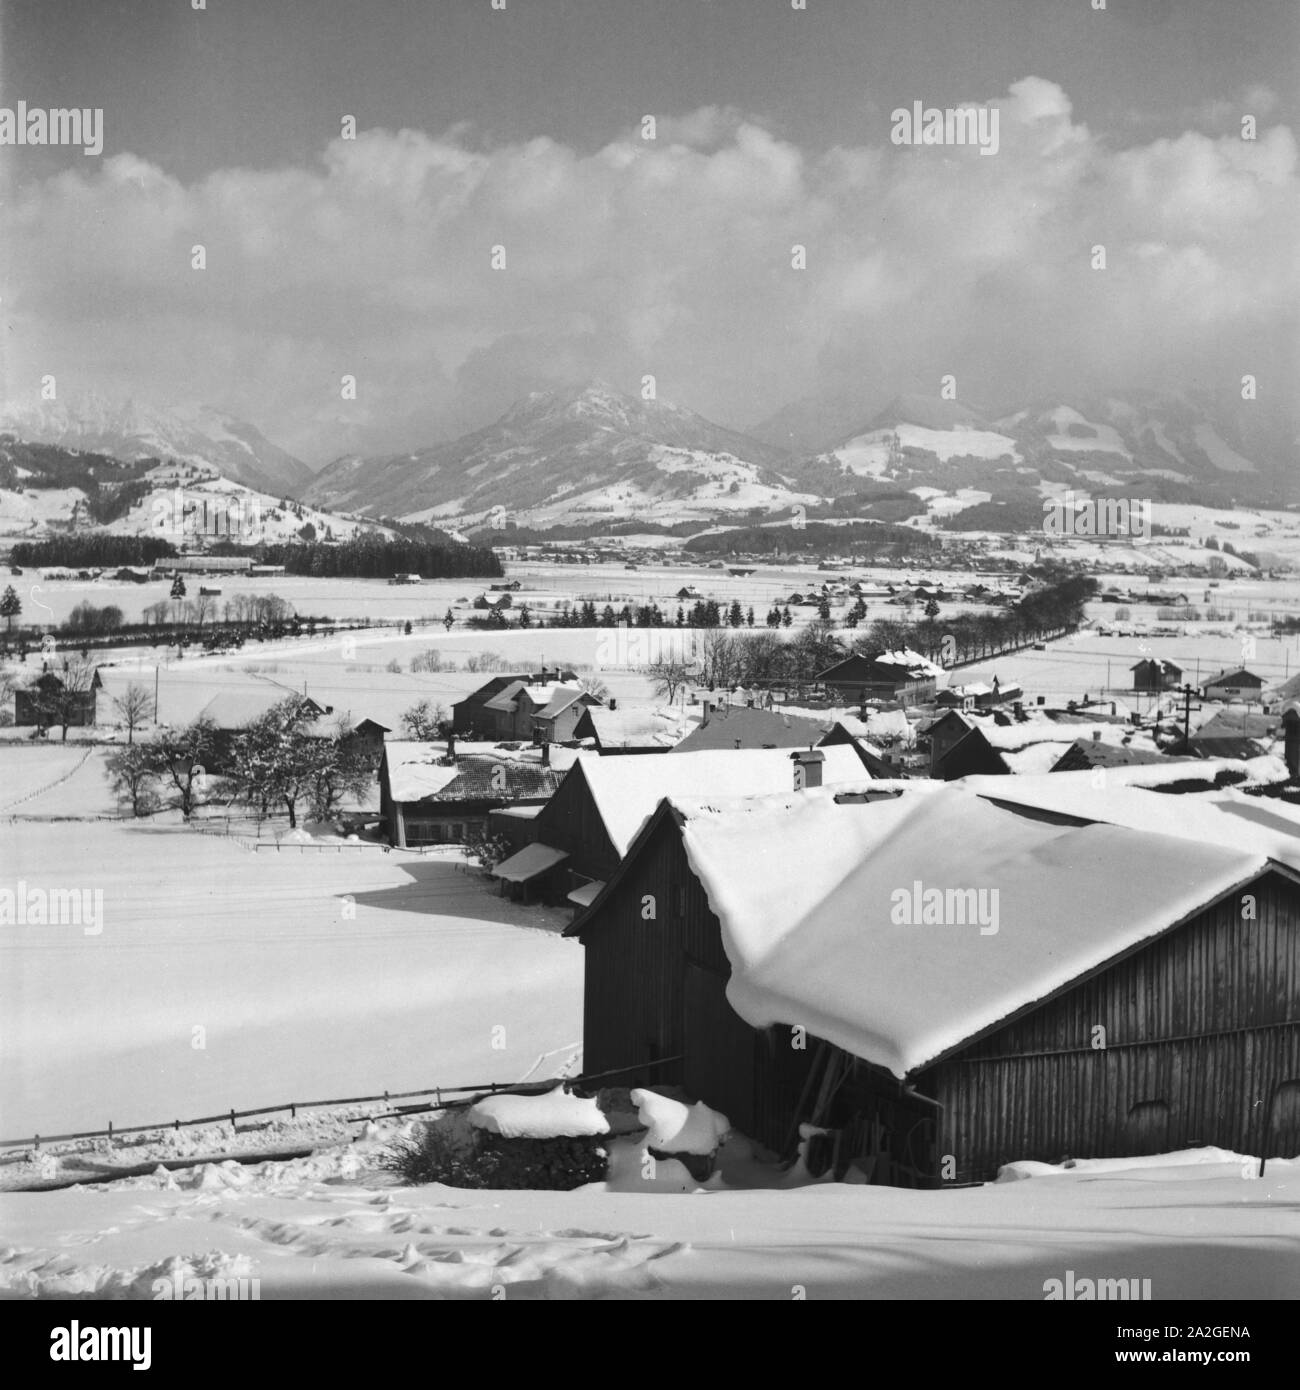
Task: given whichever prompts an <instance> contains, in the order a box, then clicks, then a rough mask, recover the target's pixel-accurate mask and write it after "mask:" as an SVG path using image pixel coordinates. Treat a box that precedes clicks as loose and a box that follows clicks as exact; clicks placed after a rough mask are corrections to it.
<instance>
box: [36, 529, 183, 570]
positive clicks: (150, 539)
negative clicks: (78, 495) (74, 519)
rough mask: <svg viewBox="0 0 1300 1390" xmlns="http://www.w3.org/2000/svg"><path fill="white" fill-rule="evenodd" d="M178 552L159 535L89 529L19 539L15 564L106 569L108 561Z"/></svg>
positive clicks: (144, 561)
mask: <svg viewBox="0 0 1300 1390" xmlns="http://www.w3.org/2000/svg"><path fill="white" fill-rule="evenodd" d="M175 554H176V548H175V546H173V545H172V544H171V542H170V541H164V540H160V539H159V538H158V537H156V536H105V535H102V534H96V533H89V532H88V533H85V534H82V535H76V536H55V537H53V538H52V539H50V540H47V541H19V542H18V544H17V545H15V546H14V548H13V552H12V556H11V558H12V560H13V563H14V564H15V565H37V566H40V565H63V566H66V567H67V568H68V569H85V568H92V567H93V568H95V569H103V568H105V567H106V566H108V565H137V566H143V565H152V564H154V563H155V562H156V561H158V560H165V559H168V558H169V557H171V556H173V555H175Z"/></svg>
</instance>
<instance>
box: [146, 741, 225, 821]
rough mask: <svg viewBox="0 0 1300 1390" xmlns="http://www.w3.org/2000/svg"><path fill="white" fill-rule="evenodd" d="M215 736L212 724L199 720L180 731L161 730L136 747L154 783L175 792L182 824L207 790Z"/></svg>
mask: <svg viewBox="0 0 1300 1390" xmlns="http://www.w3.org/2000/svg"><path fill="white" fill-rule="evenodd" d="M215 735H216V726H215V725H214V724H213V722H212V721H211V720H210V719H203V718H200V719H196V720H195V721H194V722H193V723H192V724H187V725H186V726H185V727H184V728H169V729H162V730H160V731H159V733H158V735H157V737H156V738H154V739H153V740H152V741H150V742H149V743H146V744H141V745H140V746H141V747H142V748H147V749H148V750H149V753H150V757H151V759H152V762H151V766H152V767H153V768H154V769H155V770H156V773H157V776H158V779H159V780H160V781H169V782H170V783H171V784H172V786H173V787H174V788H175V790H176V793H177V795H178V796H179V798H180V808H181V815H183V816H184V817H185V819H186V820H189V818H190V814H191V812H193V810H194V808H195V807H196V806H198V805H199V804H200V803H201V801H202V798H203V794H204V792H206V790H207V784H208V782H207V779H208V764H209V763H210V762H211V760H212V753H213V747H214V738H215Z"/></svg>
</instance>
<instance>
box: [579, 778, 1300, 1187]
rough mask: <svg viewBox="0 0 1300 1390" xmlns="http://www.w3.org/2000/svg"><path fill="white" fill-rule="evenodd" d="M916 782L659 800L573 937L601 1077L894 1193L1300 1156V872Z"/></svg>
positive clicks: (1155, 813)
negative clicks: (1200, 1160) (621, 1075)
mask: <svg viewBox="0 0 1300 1390" xmlns="http://www.w3.org/2000/svg"><path fill="white" fill-rule="evenodd" d="M1016 780H1017V781H1018V782H1020V781H1030V780H1033V781H1041V782H1046V781H1051V782H1053V783H1060V782H1062V781H1063V780H1065V779H1062V778H1050V779H1048V778H1040V779H1016ZM909 786H910V787H911V788H912V789H911V790H903V789H902V787H901V784H900V785H899V786H897V787H895V788H894V790H893V791H892V792H891V791H890V790H889V787H888V784H881V786H880V787H879V790H878V791H877V792H876V793H875V794H874V795H873V794H870V793H868V794H862V795H858V796H856V797H848V796H844V795H840V796H836V795H835V794H834V793H833V792H827V791H826V790H825V789H823V790H822V791H820V792H816V791H814V792H804V793H802V794H795V796H794V797H793V798H791V797H771V798H755V799H754V800H753V801H752V802H751V803H749V804H748V805H747V806H744V807H739V806H732V807H728V808H724V809H721V810H720V809H717V808H716V807H715V806H710V805H709V804H708V803H707V802H704V801H698V800H697V801H694V802H691V801H685V800H682V801H669V800H665V801H664V802H663V803H661V805H660V806H659V808H658V809H657V810H656V812H655V814H654V815H653V817H652V818H651V819H650V821H649V822H648V823H647V824H646V825H645V826H644V827H643V829H642V830H641V832H640V834H639V835H638V836H637V838H636V841H635V843H634V844H633V845H632V847H631V848H630V850H629V852H628V855H627V857H626V858H625V860H624V862H623V864H622V865H621V867H620V868H619V869H618V870H617V871H616V872H615V873H614V874H613V875H612V876H611V878H610V879H609V880H608V882H607V883H606V884H605V886H604V888H603V889H601V890H600V892H599V893H598V894H597V895H596V896H595V898H594V901H593V902H592V903H591V905H590V906H589V907H587V908H586V909H585V910H584V911H583V912H582V913H580V915H579V916H578V917H577V918H576V919H575V922H574V923H573V925H572V926H571V927H570V929H569V931H570V934H572V935H574V936H576V937H578V938H579V939H580V940H581V941H582V943H583V946H584V948H585V954H586V994H585V1016H584V1061H585V1065H586V1066H587V1068H588V1069H590V1070H592V1071H597V1072H599V1071H604V1070H607V1069H614V1068H623V1067H633V1068H637V1069H638V1070H637V1071H635V1072H634V1073H633V1074H632V1081H633V1084H676V1085H680V1086H682V1087H683V1088H684V1089H685V1090H686V1092H687V1093H688V1095H689V1096H690V1097H692V1098H695V1099H700V1100H703V1101H705V1102H707V1103H708V1104H709V1105H711V1106H713V1107H714V1108H715V1109H717V1110H720V1111H722V1112H723V1113H724V1114H726V1115H727V1116H728V1117H729V1118H730V1120H731V1122H732V1124H733V1126H734V1127H736V1128H737V1129H739V1130H741V1131H743V1132H745V1133H747V1134H748V1135H750V1137H752V1138H754V1139H757V1140H758V1141H760V1142H761V1143H763V1144H764V1145H766V1146H767V1147H768V1148H770V1149H771V1150H773V1151H774V1152H776V1153H778V1154H781V1155H785V1156H787V1157H788V1156H792V1154H793V1152H794V1148H795V1145H796V1143H797V1141H798V1136H799V1134H800V1126H801V1125H802V1126H813V1127H814V1130H815V1131H821V1132H820V1133H817V1134H815V1135H813V1134H811V1132H809V1133H810V1144H809V1148H808V1157H809V1159H810V1166H812V1167H813V1168H814V1171H817V1172H820V1171H825V1170H827V1169H833V1170H834V1172H835V1173H836V1175H837V1176H843V1175H844V1174H845V1173H847V1172H848V1170H849V1168H850V1167H851V1166H852V1167H855V1168H857V1169H858V1170H859V1172H860V1173H861V1174H865V1175H866V1177H867V1178H868V1180H870V1181H873V1182H888V1183H897V1184H903V1185H940V1184H942V1183H944V1182H970V1181H988V1180H991V1179H992V1178H994V1177H996V1175H997V1172H998V1169H999V1167H1000V1166H1001V1165H1003V1164H1005V1163H1008V1162H1012V1161H1015V1160H1019V1159H1034V1160H1040V1161H1044V1162H1051V1163H1057V1162H1060V1161H1062V1160H1063V1159H1065V1158H1067V1157H1074V1158H1085V1157H1109V1156H1128V1155H1136V1154H1152V1153H1160V1152H1166V1151H1170V1150H1176V1149H1181V1148H1188V1147H1194V1146H1198V1145H1216V1146H1219V1147H1222V1148H1225V1149H1230V1150H1234V1151H1237V1152H1240V1153H1244V1154H1251V1155H1255V1156H1263V1157H1265V1158H1269V1157H1276V1156H1286V1157H1290V1156H1294V1155H1296V1154H1298V1153H1300V874H1298V873H1297V867H1296V864H1295V863H1294V862H1287V863H1283V862H1280V861H1279V860H1277V859H1274V858H1271V857H1270V855H1269V854H1267V853H1264V852H1262V851H1261V850H1259V849H1249V848H1246V847H1244V844H1243V845H1240V846H1239V847H1235V848H1226V847H1224V845H1223V844H1220V843H1210V842H1206V841H1204V840H1198V839H1194V838H1189V837H1187V836H1186V835H1183V836H1178V835H1173V834H1165V833H1160V834H1157V833H1152V832H1151V831H1147V830H1139V829H1132V828H1128V827H1124V826H1119V825H1113V824H1100V823H1093V822H1089V821H1085V820H1082V819H1081V818H1079V817H1074V816H1065V817H1061V818H1059V819H1058V818H1055V817H1052V816H1051V815H1050V814H1049V815H1046V816H1044V815H1043V814H1042V813H1041V812H1036V813H1035V814H1034V815H1031V816H1027V815H1022V814H1020V813H1019V812H1018V811H1017V810H1015V809H1013V808H1010V807H1007V806H1005V805H994V804H993V803H992V802H990V801H989V800H987V799H986V798H984V797H981V796H977V795H976V794H975V793H973V792H971V791H969V790H967V789H964V788H958V787H937V786H934V785H933V784H923V785H922V786H918V785H917V784H914V783H913V784H909ZM1129 795H1130V796H1137V797H1139V798H1146V799H1147V801H1148V802H1149V805H1144V806H1143V807H1142V810H1141V815H1142V818H1143V820H1144V822H1146V823H1149V824H1152V825H1160V826H1161V827H1162V828H1164V829H1169V828H1171V827H1172V826H1174V825H1176V824H1177V821H1176V819H1175V818H1176V816H1177V814H1178V807H1177V803H1179V802H1181V801H1185V800H1186V798H1175V797H1167V796H1161V795H1159V794H1157V793H1153V792H1132V793H1129ZM868 797H871V799H868ZM1256 829H1257V827H1255V826H1253V825H1251V824H1250V823H1249V822H1247V821H1246V820H1244V819H1241V818H1238V823H1237V825H1236V828H1235V831H1234V833H1233V834H1228V833H1227V832H1226V831H1225V838H1226V840H1227V841H1233V840H1234V839H1235V840H1236V841H1241V840H1242V837H1243V836H1245V837H1246V838H1247V840H1248V839H1249V836H1250V835H1252V834H1253V833H1254V831H1255V830H1256ZM936 893H937V897H938V902H937V904H936V903H935V902H933V901H932V900H933V898H934V896H935V895H936ZM932 907H934V909H935V910H934V912H933V913H932V912H931V908H932Z"/></svg>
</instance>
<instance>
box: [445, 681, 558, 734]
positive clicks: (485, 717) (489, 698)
mask: <svg viewBox="0 0 1300 1390" xmlns="http://www.w3.org/2000/svg"><path fill="white" fill-rule="evenodd" d="M576 680H577V676H576V674H575V673H574V672H573V671H571V670H568V669H562V668H558V667H557V668H556V669H555V670H551V671H548V670H542V671H538V672H524V673H522V674H514V675H498V676H492V677H491V678H490V679H488V680H486V681H484V682H483V684H482V685H480V686H479V687H478V689H477V690H473V691H471V692H470V693H469V694H468V695H466V696H465V698H464V699H463V700H457V701H456V702H455V703H454V704H453V705H452V707H451V717H452V722H451V729H452V733H454V734H455V735H456V736H457V737H458V738H473V739H483V740H487V741H492V742H504V741H505V740H507V739H514V738H531V730H530V731H529V732H528V733H522V734H521V733H517V732H516V731H515V729H516V724H517V722H519V721H517V719H516V714H517V708H516V706H515V705H514V704H513V698H512V699H509V700H507V701H505V702H504V703H499V704H493V703H492V702H493V701H495V700H497V699H498V697H499V696H500V695H501V693H502V692H503V691H504V690H506V689H507V687H510V686H520V687H522V686H529V685H533V686H541V685H546V684H548V683H568V682H572V681H576ZM489 706H491V708H489Z"/></svg>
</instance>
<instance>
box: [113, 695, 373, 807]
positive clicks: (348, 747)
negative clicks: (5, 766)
mask: <svg viewBox="0 0 1300 1390" xmlns="http://www.w3.org/2000/svg"><path fill="white" fill-rule="evenodd" d="M313 723H314V721H313V720H312V719H311V717H310V716H309V714H308V713H307V712H306V711H305V709H304V705H303V701H302V700H301V699H300V698H299V697H298V696H295V695H290V696H288V697H286V698H285V699H284V700H281V701H280V702H279V703H277V704H275V705H273V706H272V707H271V708H270V709H269V710H267V711H266V713H265V714H263V715H261V716H260V717H259V718H257V719H255V720H253V721H252V722H251V723H250V724H248V725H247V726H246V727H245V728H243V729H242V730H240V731H239V733H237V734H236V735H235V736H234V738H233V740H232V741H231V744H230V748H229V755H228V757H223V758H221V761H222V772H221V775H220V777H214V774H213V773H212V772H211V768H212V766H213V763H214V761H215V760H217V758H218V757H219V756H220V750H219V748H218V740H219V738H220V737H221V736H220V734H219V732H218V730H217V729H216V727H215V725H213V723H212V722H211V720H208V719H202V718H200V719H196V720H195V721H194V722H193V723H192V724H188V725H186V726H184V727H183V728H165V729H160V730H159V731H158V732H157V733H156V734H155V735H154V736H153V737H152V738H149V739H147V740H141V741H140V742H138V743H135V742H128V743H127V745H126V747H124V748H120V749H118V751H117V752H116V753H115V754H114V755H113V756H112V757H111V758H110V759H109V760H108V765H107V766H108V773H109V776H110V778H111V780H112V783H113V788H114V791H115V793H116V795H117V796H118V798H119V799H120V800H121V801H122V802H123V803H124V804H126V805H129V806H130V808H131V812H132V814H133V815H137V816H140V815H147V814H148V813H149V812H151V811H153V810H156V809H158V807H159V806H160V805H161V804H162V794H163V792H166V793H168V794H169V795H171V796H172V797H173V798H174V801H175V804H176V805H177V806H178V807H179V809H180V811H181V814H182V815H183V816H185V817H186V819H188V818H189V817H190V816H191V815H192V814H193V812H194V810H195V809H196V807H198V806H199V805H200V804H202V803H203V802H204V801H206V800H207V799H208V794H209V792H210V791H211V790H214V789H215V787H217V786H219V787H220V794H221V795H222V796H223V797H224V798H225V799H226V800H227V803H228V804H234V803H235V802H239V803H241V804H243V805H246V806H248V807H250V808H253V809H255V810H257V811H258V813H259V814H261V815H266V814H268V813H269V812H271V811H273V810H275V811H283V812H285V813H287V815H288V817H289V825H290V826H291V827H293V826H296V825H297V824H298V812H299V809H300V808H305V809H306V810H307V811H308V812H309V813H310V814H311V815H312V816H313V817H314V818H315V819H317V820H328V819H329V818H330V817H331V816H333V815H335V814H336V813H337V811H338V809H339V806H340V805H341V803H342V802H343V800H344V799H345V798H346V797H348V796H359V795H361V794H362V793H364V792H365V791H366V790H367V788H368V787H369V785H370V782H371V779H372V778H373V776H374V772H375V768H374V762H373V759H372V757H371V756H370V755H369V754H367V753H366V751H365V749H364V748H363V747H362V745H361V744H359V743H358V742H357V741H356V740H355V739H354V738H353V737H352V730H351V727H350V726H349V725H348V723H347V721H346V720H341V721H339V723H338V724H337V725H336V727H335V728H334V729H333V730H331V731H330V732H329V733H327V734H322V733H321V732H320V731H319V730H318V729H317V728H314V727H312V726H313Z"/></svg>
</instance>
